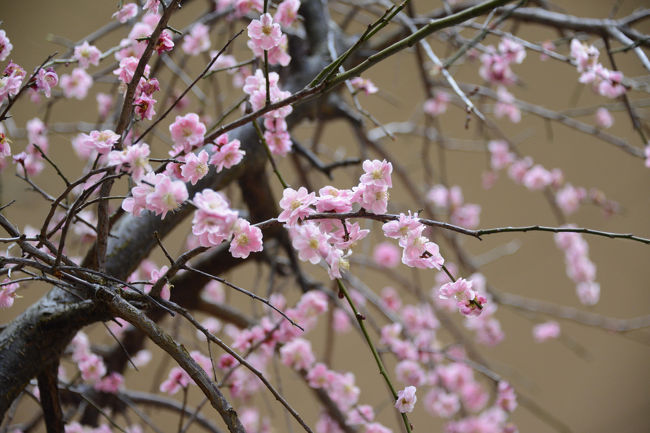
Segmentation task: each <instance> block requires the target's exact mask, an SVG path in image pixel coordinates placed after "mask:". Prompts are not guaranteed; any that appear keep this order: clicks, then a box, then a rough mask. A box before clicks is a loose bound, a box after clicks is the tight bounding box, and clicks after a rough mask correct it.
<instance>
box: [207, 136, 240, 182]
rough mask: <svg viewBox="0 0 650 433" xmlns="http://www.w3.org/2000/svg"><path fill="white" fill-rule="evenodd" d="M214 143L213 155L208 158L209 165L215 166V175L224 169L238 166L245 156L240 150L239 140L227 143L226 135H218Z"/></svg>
mask: <svg viewBox="0 0 650 433" xmlns="http://www.w3.org/2000/svg"><path fill="white" fill-rule="evenodd" d="M215 143H216V144H215V146H214V150H215V153H214V154H213V155H212V157H211V158H210V164H211V165H216V167H217V173H219V172H220V171H221V170H223V169H224V168H230V167H233V166H235V165H237V164H239V163H240V162H241V160H242V159H243V158H244V155H246V152H245V151H243V150H241V149H240V146H241V143H240V142H239V140H237V139H234V140H232V141H228V134H223V135H220V136H219V137H218V138H217V140H216V141H215Z"/></svg>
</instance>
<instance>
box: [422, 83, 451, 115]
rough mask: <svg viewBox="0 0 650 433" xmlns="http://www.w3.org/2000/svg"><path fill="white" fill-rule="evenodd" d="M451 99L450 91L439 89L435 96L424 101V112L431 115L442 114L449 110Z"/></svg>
mask: <svg viewBox="0 0 650 433" xmlns="http://www.w3.org/2000/svg"><path fill="white" fill-rule="evenodd" d="M450 99H451V98H450V96H449V93H447V92H445V91H444V90H439V91H437V92H435V93H434V95H433V98H430V99H427V100H426V101H424V108H423V109H424V112H425V113H426V114H428V115H429V116H431V117H436V116H440V115H441V114H443V113H444V112H446V111H447V105H448V104H449V101H450Z"/></svg>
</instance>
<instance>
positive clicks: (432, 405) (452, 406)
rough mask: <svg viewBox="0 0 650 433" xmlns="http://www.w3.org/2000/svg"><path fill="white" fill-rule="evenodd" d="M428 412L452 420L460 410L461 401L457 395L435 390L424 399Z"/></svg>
mask: <svg viewBox="0 0 650 433" xmlns="http://www.w3.org/2000/svg"><path fill="white" fill-rule="evenodd" d="M424 404H425V406H424V407H425V408H426V409H427V411H429V412H430V413H431V414H433V415H437V416H439V417H441V418H451V417H452V416H454V415H455V414H456V412H458V410H460V399H459V398H458V395H457V394H454V393H446V392H445V391H443V390H442V389H439V388H433V389H432V390H431V391H429V392H428V393H427V395H426V396H425V397H424Z"/></svg>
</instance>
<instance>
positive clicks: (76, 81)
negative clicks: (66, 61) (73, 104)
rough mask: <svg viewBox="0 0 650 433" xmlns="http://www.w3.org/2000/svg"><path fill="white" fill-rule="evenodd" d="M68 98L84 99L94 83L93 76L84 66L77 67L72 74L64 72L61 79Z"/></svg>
mask: <svg viewBox="0 0 650 433" xmlns="http://www.w3.org/2000/svg"><path fill="white" fill-rule="evenodd" d="M59 85H60V86H61V88H62V89H63V95H64V96H65V97H66V98H76V99H84V98H85V97H86V95H87V94H88V90H89V89H90V87H91V86H92V85H93V77H91V76H90V75H88V73H87V72H86V71H85V70H84V69H83V68H75V69H73V70H72V73H71V74H70V75H68V74H63V75H61V79H60V80H59Z"/></svg>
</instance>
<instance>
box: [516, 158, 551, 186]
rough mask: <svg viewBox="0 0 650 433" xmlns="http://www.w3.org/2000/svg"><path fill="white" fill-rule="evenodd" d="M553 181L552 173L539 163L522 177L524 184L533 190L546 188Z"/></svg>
mask: <svg viewBox="0 0 650 433" xmlns="http://www.w3.org/2000/svg"><path fill="white" fill-rule="evenodd" d="M551 182H552V177H551V173H550V172H549V171H548V170H546V169H545V168H544V167H542V166H541V165H539V164H537V165H535V166H534V167H532V168H531V169H530V170H528V171H527V172H526V174H525V175H524V177H523V179H522V183H523V184H524V186H525V187H526V188H528V189H531V190H533V191H538V190H541V189H544V188H546V187H547V186H549V185H550V184H551Z"/></svg>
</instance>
